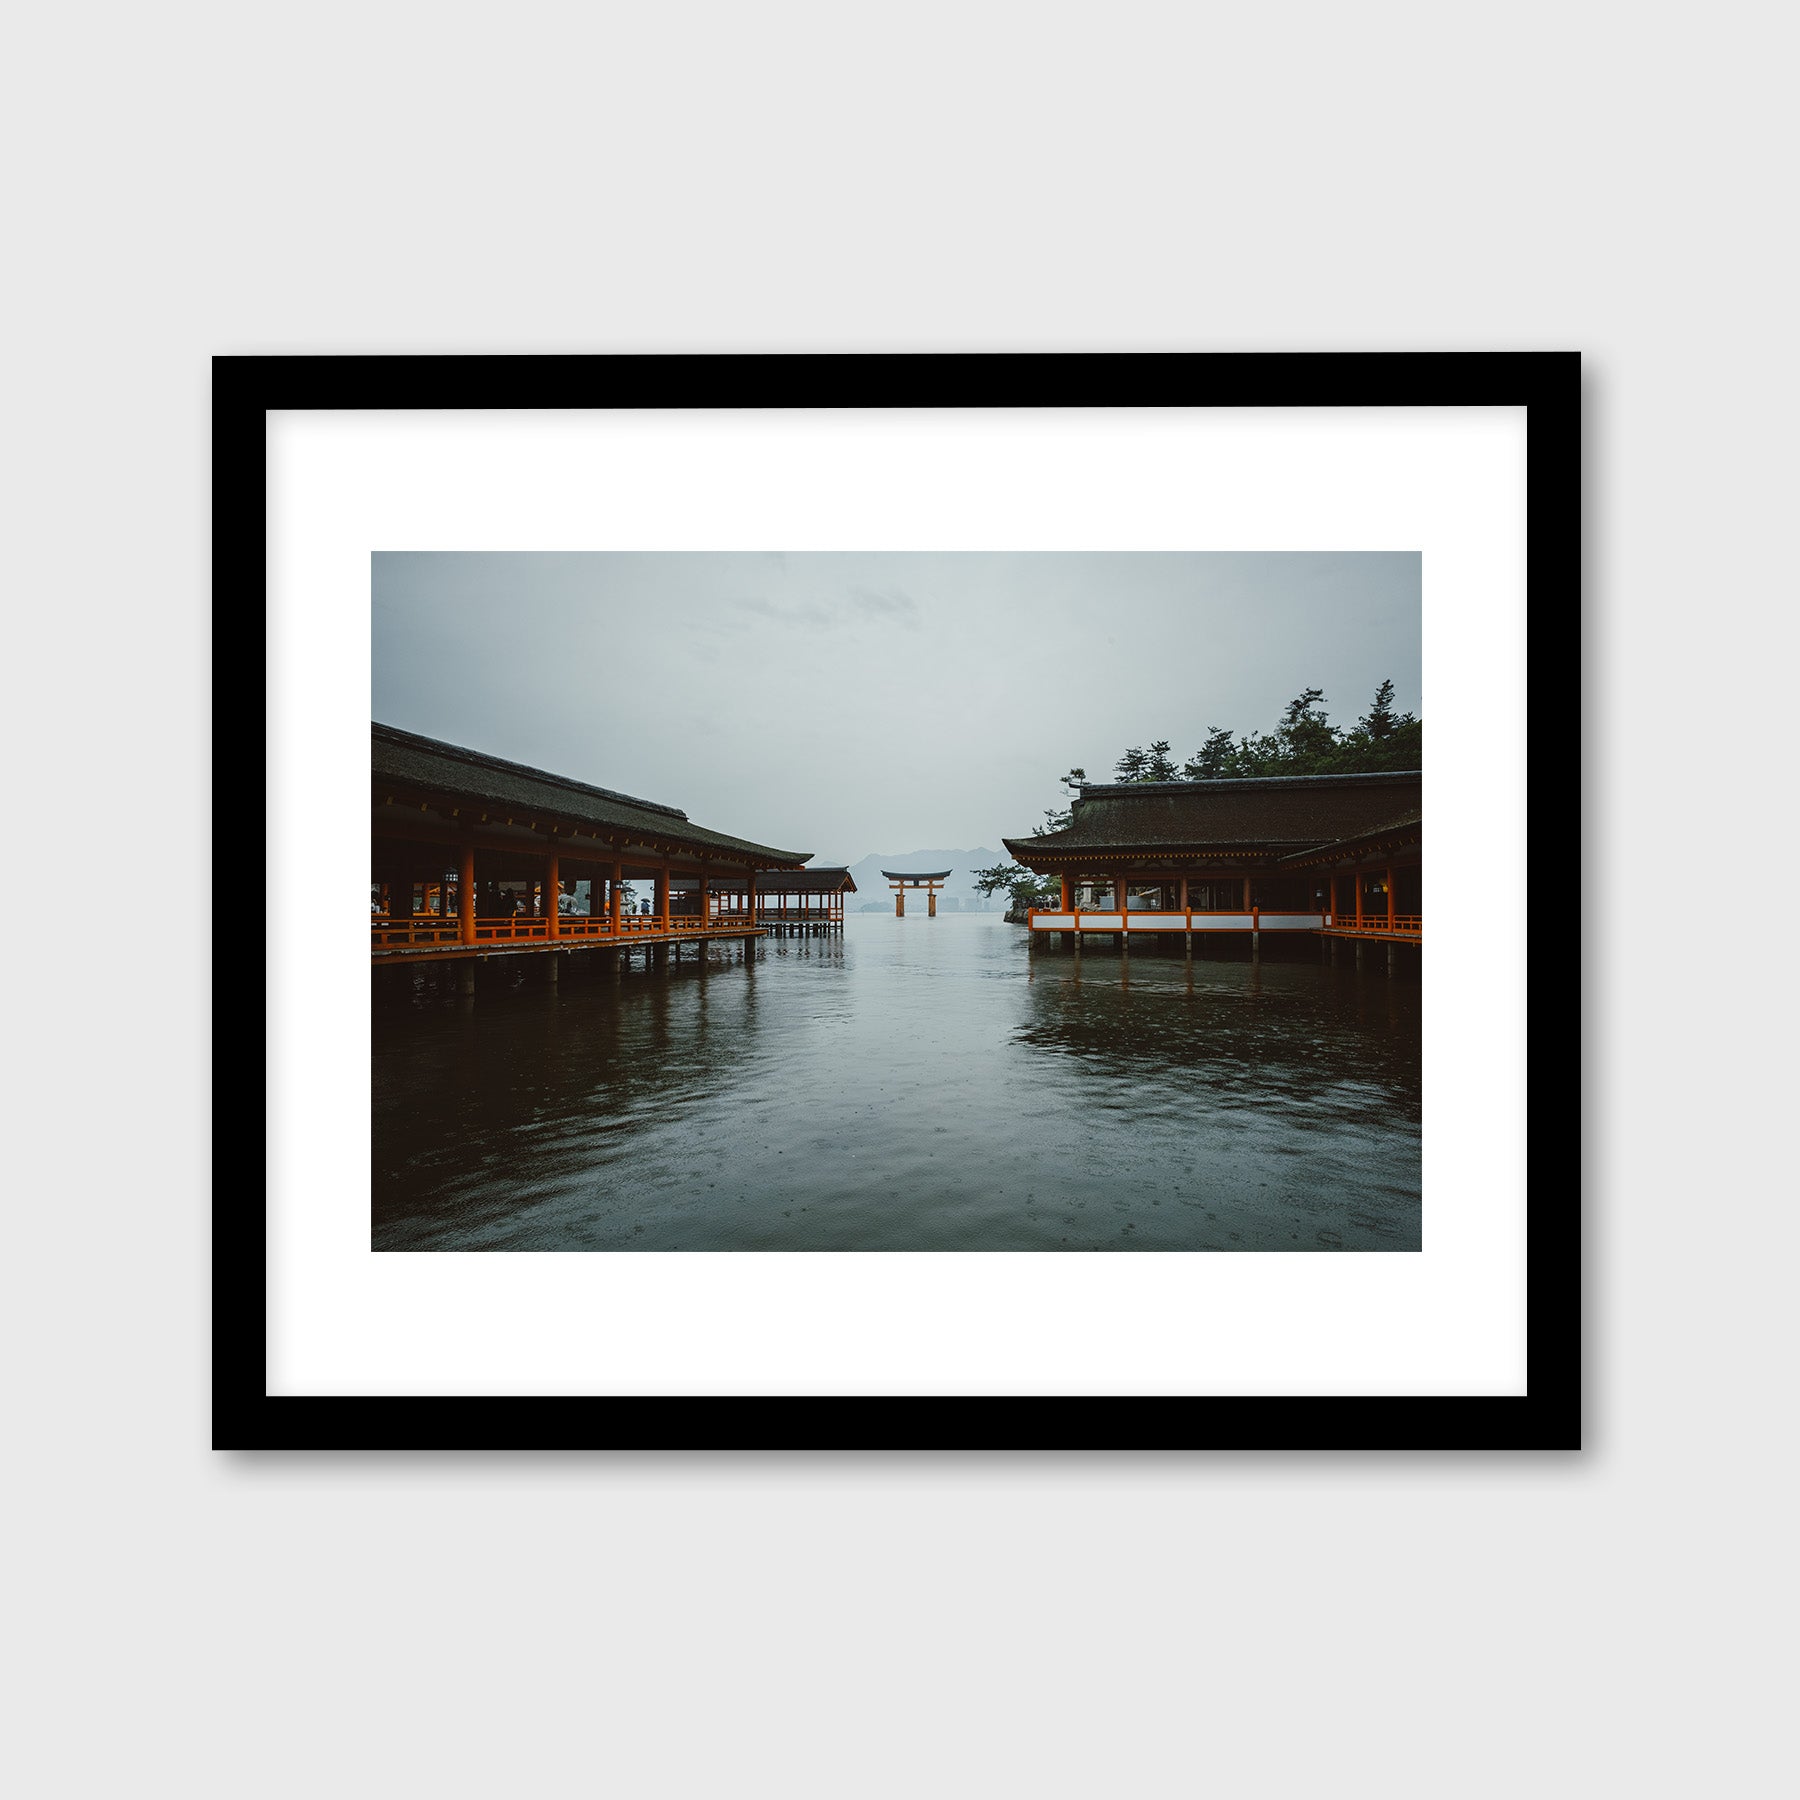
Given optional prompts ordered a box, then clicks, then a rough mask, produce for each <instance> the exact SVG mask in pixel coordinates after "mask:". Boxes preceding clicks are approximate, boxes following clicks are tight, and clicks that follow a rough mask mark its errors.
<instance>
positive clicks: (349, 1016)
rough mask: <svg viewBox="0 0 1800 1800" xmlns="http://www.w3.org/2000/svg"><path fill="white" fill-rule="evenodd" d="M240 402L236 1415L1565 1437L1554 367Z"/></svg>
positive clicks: (490, 386) (459, 376)
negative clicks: (254, 1018) (1535, 855)
mask: <svg viewBox="0 0 1800 1800" xmlns="http://www.w3.org/2000/svg"><path fill="white" fill-rule="evenodd" d="M213 380H214V457H215V472H214V502H215V514H214V584H215V587H214V596H215V597H214V621H215V643H216V658H215V661H216V667H217V671H218V672H217V676H216V684H215V700H214V705H215V724H214V743H215V745H216V746H217V747H218V748H219V752H220V755H219V763H218V766H219V768H220V770H221V771H223V770H224V769H225V768H226V767H227V766H228V764H227V763H226V761H225V759H224V755H223V748H224V746H226V745H228V744H240V743H242V742H244V741H246V740H249V741H252V742H254V741H256V739H257V738H258V737H260V739H261V741H262V743H263V744H264V746H265V751H266V765H265V770H264V800H263V815H264V854H265V879H264V888H263V892H262V896H261V902H262V903H261V907H260V917H261V921H262V930H263V944H262V953H263V957H264V966H265V975H266V980H265V988H264V992H265V997H266V1008H267V1011H266V1018H265V1020H264V1030H263V1033H262V1035H261V1038H260V1040H259V1039H258V1038H257V1036H256V1035H255V1034H254V1033H250V1032H246V1031H245V1030H244V1029H243V1021H242V1011H243V1007H244V1005H245V1003H246V1000H245V994H244V983H243V959H244V945H243V942H242V938H241V936H240V935H239V934H238V933H235V932H226V931H225V930H223V928H222V926H221V928H220V930H219V933H218V938H217V942H216V945H215V963H214V974H215V1047H216V1068H217V1077H216V1081H217V1092H216V1095H215V1109H214V1117H215V1119H216V1120H217V1121H218V1122H219V1124H218V1130H219V1131H220V1133H221V1138H222V1136H223V1132H224V1129H225V1125H226V1123H227V1122H229V1121H233V1120H236V1119H240V1118H242V1117H244V1116H246V1115H249V1116H260V1117H263V1118H264V1119H265V1120H266V1130H267V1145H266V1158H265V1168H266V1189H265V1191H264V1193H263V1194H262V1195H261V1197H260V1200H261V1203H260V1204H259V1203H258V1196H257V1195H256V1194H255V1193H249V1194H246V1193H244V1192H243V1191H242V1189H241V1186H240V1185H239V1184H235V1183H232V1182H230V1181H229V1180H227V1179H226V1178H225V1177H224V1176H223V1174H222V1173H221V1175H220V1177H219V1179H218V1181H217V1185H216V1189H215V1196H214V1210H213V1234H214V1315H213V1317H214V1343H213V1354H214V1441H215V1444H216V1446H217V1447H220V1448H271V1447H286V1448H312V1447H317V1448H360V1447H391V1448H411V1447H420V1448H465V1447H466V1448H571V1449H580V1448H593V1449H629V1448H696V1449H715V1448H788V1447H808V1448H824V1447H846V1448H895V1449H912V1448H927V1449H932V1448H943V1449H996V1450H1004V1449H1015V1448H1029V1449H1058V1448H1067V1449H1109V1448H1167V1449H1190V1448H1195V1449H1233V1448H1324V1447H1329V1448H1350V1449H1355V1448H1363V1449H1384V1448H1446V1449H1450V1448H1456V1449H1471V1448H1493V1449H1572V1448H1577V1447H1579V1443H1580V1415H1581V1408H1580V1395H1581V1377H1580V1330H1579V1309H1580V1291H1581V1290H1580V1242H1581V1235H1580V1234H1581V1201H1580V1191H1579V1176H1578V1169H1579V1160H1578V1158H1575V1157H1573V1156H1572V1155H1571V1154H1570V1153H1568V1152H1567V1151H1564V1150H1562V1149H1561V1148H1560V1146H1561V1145H1563V1144H1564V1143H1566V1142H1568V1141H1571V1140H1573V1141H1577V1142H1578V1141H1579V1139H1578V1132H1579V1118H1578V1115H1577V1108H1578V1101H1577V1097H1576V1096H1577V1094H1578V1091H1579V1089H1578V1079H1577V1077H1578V1067H1577V1061H1576V1057H1577V1032H1578V1025H1579V1019H1578V1017H1577V1018H1575V1019H1571V1018H1570V1016H1569V1014H1570V1012H1571V1011H1572V1010H1573V1011H1575V1012H1576V1013H1577V1014H1578V1011H1579V993H1580V984H1579V980H1578V979H1577V978H1576V975H1575V972H1574V971H1573V970H1572V969H1571V966H1570V965H1571V963H1572V962H1573V961H1574V960H1575V959H1576V958H1577V955H1578V950H1577V947H1576V944H1575V932H1574V931H1572V930H1571V921H1578V920H1579V916H1580V915H1579V898H1580V896H1579V889H1578V878H1577V876H1576V874H1575V873H1573V871H1575V870H1576V869H1578V866H1579V858H1578V857H1567V858H1564V859H1562V862H1561V863H1560V864H1559V870H1558V876H1557V881H1556V884H1555V887H1556V901H1557V903H1556V905H1555V906H1554V907H1551V906H1549V905H1548V904H1547V903H1546V901H1545V898H1544V896H1543V895H1542V894H1541V893H1537V892H1534V890H1533V887H1532V880H1531V877H1532V875H1533V873H1534V869H1533V862H1532V858H1531V854H1530V846H1529V841H1528V836H1527V819H1528V817H1529V818H1530V820H1531V823H1532V827H1533V828H1534V829H1535V831H1536V832H1537V839H1536V841H1537V842H1539V843H1540V844H1541V843H1546V842H1548V841H1550V840H1551V836H1552V834H1553V833H1554V835H1555V837H1556V838H1557V839H1559V840H1560V839H1562V838H1563V837H1564V836H1565V835H1567V836H1569V837H1571V838H1572V837H1573V835H1574V833H1575V832H1576V830H1577V829H1578V825H1579V819H1578V816H1577V815H1578V811H1579V802H1578V792H1579V788H1578V782H1577V780H1576V778H1575V774H1574V772H1572V771H1571V770H1570V768H1569V766H1568V764H1567V761H1566V759H1564V758H1562V757H1560V756H1559V757H1557V758H1555V759H1554V760H1552V759H1550V758H1549V757H1547V756H1545V755H1543V754H1542V753H1540V756H1539V757H1538V758H1537V759H1536V760H1535V761H1534V760H1532V759H1530V758H1529V757H1528V754H1527V750H1528V733H1527V723H1526V722H1527V717H1528V713H1527V706H1528V705H1529V706H1530V708H1531V709H1532V715H1533V716H1536V717H1539V718H1543V717H1548V716H1559V717H1564V718H1568V717H1574V716H1576V714H1577V711H1578V707H1579V685H1578V671H1577V667H1576V662H1577V656H1578V650H1577V646H1578V643H1579V632H1578V630H1576V629H1575V628H1574V627H1573V626H1572V624H1571V620H1572V618H1573V617H1574V616H1575V613H1576V609H1577V608H1578V605H1579V592H1580V559H1579V468H1580V463H1579V432H1580V362H1579V358H1578V357H1577V356H1575V355H1573V354H1518V355H1512V354H1471V355H1436V354H1430V355H1244V356H1237V355H1232V356H1209V355H1074V356H1039V355H1028V356H872V357H863V356H816V357H815V356H767V357H371V358H345V357H242V358H230V357H227V358H220V359H218V360H217V361H216V362H215V365H214V375H213ZM258 587H260V588H261V589H262V591H263V593H264V609H265V610H264V621H265V631H264V640H263V644H262V670H261V675H262V679H261V681H260V682H259V681H258V680H257V679H256V677H255V675H254V674H252V673H251V672H249V671H246V670H244V669H242V668H241V667H238V666H236V659H235V658H234V656H233V654H232V650H233V646H234V645H235V644H237V643H238V642H239V641H241V639H240V634H238V633H237V632H235V631H233V630H228V629H226V628H225V627H226V626H227V623H228V622H234V620H233V610H232V605H231V602H232V601H234V600H235V599H236V598H237V597H238V596H240V595H241V594H242V593H243V592H244V591H245V589H249V590H250V591H251V592H255V591H256V590H257V588H258ZM1534 622H1535V624H1536V626H1537V629H1536V631H1535V632H1532V631H1530V630H1529V627H1530V625H1531V624H1532V623H1534ZM1528 646H1529V650H1528ZM1428 711H1429V714H1430V723H1431V738H1430V744H1429V752H1428V753H1427V750H1426V740H1425V737H1424V725H1425V719H1426V715H1427V712H1428ZM1564 735H1565V736H1567V735H1568V734H1567V733H1565V734H1564ZM1427 798H1429V799H1430V800H1431V803H1432V806H1431V810H1432V843H1431V867H1432V873H1431V876H1430V896H1431V901H1432V904H1431V907H1430V911H1431V914H1432V942H1431V945H1430V947H1429V949H1427V948H1426V946H1425V943H1424V915H1425V912H1426V910H1427V908H1426V904H1425V899H1426V877H1425V873H1424V867H1425V847H1424V824H1423V820H1424V802H1425V800H1426V799H1427ZM246 808H247V803H245V802H243V801H239V800H234V799H233V798H232V797H231V794H230V790H229V788H228V787H227V785H226V784H225V783H224V781H223V780H220V782H219V784H218V787H217V791H216V800H215V819H216V828H215V855H216V858H217V863H218V867H219V868H220V870H221V871H223V870H226V869H229V868H232V867H234V866H237V865H238V864H240V863H241V860H242V855H243V848H244V835H245V832H246V829H247V826H246V818H247V816H248V814H247V810H246ZM1565 866H1566V868H1567V869H1568V870H1569V871H1570V872H1569V873H1564V867H1565ZM1543 879H1544V882H1545V883H1547V882H1548V872H1547V866H1546V868H1545V872H1544V877H1543ZM364 889H366V890H367V895H368V903H369V927H370V936H369V939H368V940H367V941H366V942H365V941H364V940H363V939H362V937H361V935H360V933H361V918H360V910H359V908H358V907H357V906H356V904H355V896H356V893H357V892H358V891H361V890H364ZM1534 953H1535V954H1534ZM1540 980H1541V981H1542V983H1543V985H1544V991H1543V995H1542V1003H1541V1004H1540V1005H1539V1006H1538V1007H1537V1008H1535V1009H1533V1010H1531V1011H1530V1012H1529V1013H1528V1007H1527V997H1528V992H1529V989H1530V987H1531V984H1532V983H1533V982H1534V981H1540ZM1552 983H1553V984H1554V994H1555V1004H1554V1007H1553V1006H1552V1004H1551V991H1552ZM259 1041H260V1042H261V1043H262V1044H263V1045H264V1046H265V1054H264V1057H263V1058H262V1059H259V1058H258V1057H257V1055H256V1054H255V1052H254V1050H253V1049H252V1048H249V1047H250V1046H253V1045H255V1044H256V1043H257V1042H259ZM1528 1108H1530V1109H1531V1110H1532V1111H1533V1112H1534V1113H1535V1123H1536V1125H1537V1133H1536V1136H1535V1140H1534V1142H1535V1146H1536V1151H1535V1154H1528V1149H1527V1143H1528V1140H1527V1133H1526V1121H1527V1114H1528ZM1559 1121H1560V1124H1559ZM1552 1145H1555V1146H1558V1147H1559V1148H1557V1149H1556V1150H1555V1151H1554V1152H1553V1150H1552V1149H1551V1146H1552ZM224 1149H225V1146H224V1143H223V1142H222V1141H221V1143H220V1144H219V1146H218V1150H217V1153H216V1154H215V1158H214V1166H215V1169H216V1170H218V1171H221V1172H223V1171H225V1170H227V1169H229V1168H234V1167H241V1157H236V1156H232V1157H227V1156H226V1155H225V1154H224Z"/></svg>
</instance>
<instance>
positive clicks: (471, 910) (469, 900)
mask: <svg viewBox="0 0 1800 1800" xmlns="http://www.w3.org/2000/svg"><path fill="white" fill-rule="evenodd" d="M456 935H457V937H458V938H459V939H460V940H461V941H462V942H463V943H465V944H472V943H474V941H475V846H474V845H473V844H469V843H465V844H464V845H463V847H462V856H461V858H460V859H459V861H458V863H457V868H456Z"/></svg>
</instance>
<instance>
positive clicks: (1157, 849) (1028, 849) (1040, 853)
mask: <svg viewBox="0 0 1800 1800" xmlns="http://www.w3.org/2000/svg"><path fill="white" fill-rule="evenodd" d="M1000 842H1001V843H1002V844H1004V845H1005V846H1006V849H1007V852H1008V853H1009V854H1010V855H1011V857H1012V859H1013V860H1014V861H1015V862H1020V863H1023V864H1024V865H1025V867H1026V868H1028V869H1033V868H1036V867H1037V866H1038V865H1039V864H1040V863H1042V864H1047V865H1049V866H1051V867H1060V866H1062V865H1064V864H1068V863H1094V864H1097V865H1098V866H1099V867H1101V868H1102V869H1104V868H1105V867H1106V865H1107V864H1108V863H1112V862H1157V863H1165V864H1168V865H1170V866H1171V867H1173V866H1174V865H1176V864H1178V863H1206V862H1244V861H1249V860H1256V861H1264V862H1275V861H1285V860H1287V859H1288V858H1289V857H1290V856H1291V855H1293V854H1294V853H1295V852H1296V851H1302V852H1303V851H1305V850H1308V849H1311V848H1312V846H1311V845H1310V844H1307V843H1305V842H1300V843H1295V842H1294V841H1292V840H1289V841H1287V842H1285V843H1270V842H1268V841H1267V840H1266V839H1265V840H1264V841H1262V842H1260V843H1257V842H1239V843H1220V844H1066V845H1065V844H1054V843H1051V842H1049V841H1048V840H1047V839H1044V838H1002V839H1001V840H1000Z"/></svg>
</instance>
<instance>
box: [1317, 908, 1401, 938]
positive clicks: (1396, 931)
mask: <svg viewBox="0 0 1800 1800" xmlns="http://www.w3.org/2000/svg"><path fill="white" fill-rule="evenodd" d="M1330 918H1331V923H1330V924H1329V925H1327V926H1326V927H1325V929H1326V930H1327V931H1347V932H1349V933H1351V934H1352V935H1353V936H1356V937H1419V936H1421V935H1422V929H1421V928H1422V927H1423V925H1424V916H1423V915H1422V914H1420V913H1395V914H1394V917H1393V921H1392V923H1389V920H1388V916H1387V914H1386V913H1378V912H1366V913H1364V914H1363V916H1362V923H1361V924H1358V923H1357V919H1356V914H1355V913H1332V914H1331V915H1330Z"/></svg>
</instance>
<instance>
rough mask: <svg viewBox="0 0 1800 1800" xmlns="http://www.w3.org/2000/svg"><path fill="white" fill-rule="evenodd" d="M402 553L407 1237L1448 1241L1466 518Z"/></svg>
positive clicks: (1281, 1245)
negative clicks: (1450, 996) (1435, 554)
mask: <svg viewBox="0 0 1800 1800" xmlns="http://www.w3.org/2000/svg"><path fill="white" fill-rule="evenodd" d="M371 583H372V591H371V602H372V618H373V643H372V669H373V705H372V712H373V721H372V725H371V777H372V792H373V807H372V822H371V845H370V849H371V862H370V894H369V904H370V914H371V946H372V947H371V962H372V971H371V973H372V983H373V993H372V1009H371V1014H372V1021H373V1044H372V1059H373V1060H372V1071H373V1095H372V1106H373V1113H372V1132H373V1136H372V1145H373V1167H372V1222H371V1232H372V1239H371V1241H372V1245H373V1247H374V1249H376V1250H378V1251H394V1250H438V1251H470V1250H492V1251H503V1250H534V1251H598V1252H622V1251H636V1252H642V1251H682V1250H687V1251H694V1250H703V1251H705V1250H733V1251H751V1252H754V1251H768V1250H789V1251H793V1250H799V1251H806V1250H839V1251H843V1250H849V1251H893V1250H906V1251H920V1250H923V1251H949V1250H957V1251H1019V1250H1029V1251H1045V1252H1062V1251H1084V1252H1092V1251H1106V1252H1158V1251H1161V1252H1181V1251H1193V1252H1237V1251H1280V1252H1298V1253H1308V1254H1327V1255H1335V1254H1348V1253H1394V1252H1415V1251H1417V1250H1418V1249H1419V1247H1420V1243H1421V1218H1422V1213H1421V1191H1420V1133H1421V1099H1420V1086H1421V1071H1420V1028H1421V1027H1420V1020H1421V1011H1420V989H1421V979H1422V937H1423V930H1422V924H1423V921H1422V915H1423V911H1424V902H1423V889H1422V880H1423V875H1422V848H1421V832H1422V824H1421V783H1422V773H1421V771H1422V766H1423V753H1422V723H1421V720H1422V715H1423V705H1424V698H1423V695H1422V694H1421V692H1420V679H1421V669H1420V663H1421V659H1420V559H1419V556H1418V554H1417V553H1416V552H1413V551H1408V550H1397V551H1394V552H1392V553H1368V552H1363V553H1342V554H1331V553H1312V554H1284V553H1260V554H1258V553H1246V554H1227V553H1189V554H1125V553H1112V554H1075V553H1065V554H995V553H964V554H945V555H934V554H918V553H879V552H874V553H868V554H806V553H792V554H780V553H755V554H730V553H699V554H684V553H646V554H606V553H593V554H531V553H516V554H514V553H505V554H471V553H431V552H382V553H378V554H376V555H375V556H374V558H373V560H372V570H371Z"/></svg>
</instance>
